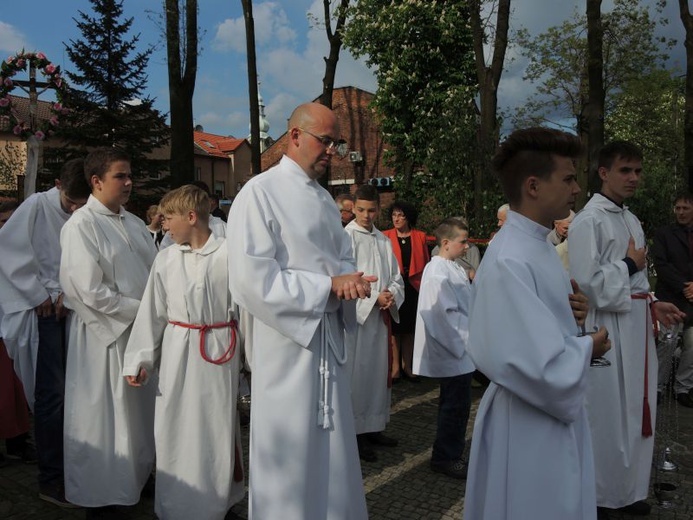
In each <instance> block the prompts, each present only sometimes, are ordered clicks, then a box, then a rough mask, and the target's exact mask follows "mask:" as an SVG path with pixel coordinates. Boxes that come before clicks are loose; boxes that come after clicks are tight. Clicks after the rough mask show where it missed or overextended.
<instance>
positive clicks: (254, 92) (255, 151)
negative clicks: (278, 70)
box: [241, 0, 260, 175]
mask: <svg viewBox="0 0 693 520" xmlns="http://www.w3.org/2000/svg"><path fill="white" fill-rule="evenodd" d="M241 4H243V16H244V17H245V44H246V48H247V52H248V96H249V98H250V153H251V167H252V169H253V171H252V172H251V173H252V174H253V175H257V174H258V173H260V106H259V104H258V88H257V58H256V56H255V22H254V21H253V1H252V0H241Z"/></svg>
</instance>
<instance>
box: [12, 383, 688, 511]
mask: <svg viewBox="0 0 693 520" xmlns="http://www.w3.org/2000/svg"><path fill="white" fill-rule="evenodd" d="M481 393H482V390H481V389H475V390H474V404H473V413H474V411H475V410H476V407H477V405H478V402H479V399H480V397H481ZM437 395H438V393H437V387H436V383H435V382H434V381H432V380H424V381H423V382H422V383H420V384H414V383H409V382H406V381H405V382H402V383H400V384H398V385H396V386H395V387H394V391H393V408H392V421H391V423H390V425H389V427H388V431H387V432H388V434H390V435H392V436H394V437H397V438H398V439H399V440H400V446H399V447H397V448H387V449H386V448H384V449H380V450H378V454H379V460H378V462H376V463H370V464H369V463H363V464H362V468H363V476H364V485H365V488H366V493H367V500H368V510H369V513H370V518H371V519H373V520H391V519H392V520H419V519H425V520H449V519H453V518H454V519H460V518H461V517H462V507H463V503H464V483H463V482H461V481H457V480H453V479H450V478H447V477H445V476H442V475H439V474H436V473H433V472H431V471H430V469H429V467H428V462H429V458H430V447H431V444H432V442H433V437H434V432H435V415H436V406H437ZM660 411H661V413H660V416H659V420H658V425H657V435H658V439H659V441H658V449H657V452H661V451H662V450H663V447H664V445H665V444H668V445H669V446H670V447H671V450H672V459H673V460H674V461H675V462H676V463H678V465H679V468H678V471H675V472H661V471H658V472H653V479H652V480H653V481H663V482H667V483H673V484H675V485H676V486H678V489H677V491H676V495H677V497H676V499H675V500H674V504H675V506H676V508H675V509H664V508H661V507H659V506H657V505H656V504H657V501H656V499H655V498H654V495H653V496H652V498H651V499H650V502H651V503H652V504H653V506H654V507H653V510H652V515H651V516H650V518H658V519H666V520H669V519H677V520H684V519H689V520H693V409H687V408H683V407H681V406H679V405H677V404H676V403H675V402H673V401H672V400H667V399H665V400H664V402H663V403H661V405H660ZM471 428H472V421H470V424H469V432H471ZM244 436H246V438H245V439H244V442H245V445H246V446H247V429H245V431H244ZM667 438H668V439H669V440H668V441H666V442H664V440H665V439H667ZM540 462H541V461H538V463H540ZM37 493H38V491H37V485H36V467H35V466H27V465H24V464H19V463H14V464H11V465H9V466H7V467H4V468H0V519H4V520H59V519H66V520H67V519H69V520H71V519H83V518H84V511H82V510H62V509H60V508H58V507H56V506H53V505H51V504H48V503H45V502H43V501H41V500H39V499H38V497H37ZM246 509H247V504H246V502H245V501H244V502H243V503H241V504H238V505H237V506H235V507H234V509H233V512H234V513H235V514H236V515H237V516H238V517H240V518H246ZM123 518H124V519H130V520H151V519H154V518H155V516H154V512H153V501H152V500H151V499H143V500H142V501H141V502H140V504H139V505H138V506H136V507H133V508H129V509H127V510H124V511H123ZM612 518H623V519H628V518H630V517H628V516H625V515H615V516H612ZM191 520H194V519H191ZM527 520H532V519H527ZM557 520H558V519H557Z"/></svg>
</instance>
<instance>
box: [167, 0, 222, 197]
mask: <svg viewBox="0 0 693 520" xmlns="http://www.w3.org/2000/svg"><path fill="white" fill-rule="evenodd" d="M165 5H166V54H167V58H168V89H169V96H170V105H171V159H170V164H171V187H173V188H175V187H178V186H182V185H184V184H189V183H190V182H192V181H193V180H195V152H194V151H195V145H194V139H193V108H192V99H193V94H194V92H195V78H196V76H197V50H198V49H197V0H185V41H184V42H183V43H184V46H182V45H181V34H180V4H179V0H166V4H165ZM181 53H183V54H184V58H183V59H182V58H181ZM210 188H211V189H214V188H213V187H210Z"/></svg>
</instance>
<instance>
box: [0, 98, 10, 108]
mask: <svg viewBox="0 0 693 520" xmlns="http://www.w3.org/2000/svg"><path fill="white" fill-rule="evenodd" d="M9 104H10V98H9V97H7V96H5V97H4V98H0V107H6V106H9Z"/></svg>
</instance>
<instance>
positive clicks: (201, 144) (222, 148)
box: [193, 130, 246, 159]
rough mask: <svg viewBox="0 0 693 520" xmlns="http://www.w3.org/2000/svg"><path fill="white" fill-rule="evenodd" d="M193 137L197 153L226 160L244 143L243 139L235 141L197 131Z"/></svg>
mask: <svg viewBox="0 0 693 520" xmlns="http://www.w3.org/2000/svg"><path fill="white" fill-rule="evenodd" d="M193 136H194V137H193V138H194V140H195V146H196V147H197V150H198V151H200V152H202V153H204V154H206V155H211V156H215V157H224V158H226V159H228V157H229V155H231V154H233V153H234V152H235V151H236V150H237V149H238V147H239V146H241V145H242V144H243V143H245V142H246V140H245V139H236V138H235V137H233V136H223V135H216V134H210V133H209V132H199V131H197V130H195V131H194V132H193Z"/></svg>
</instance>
